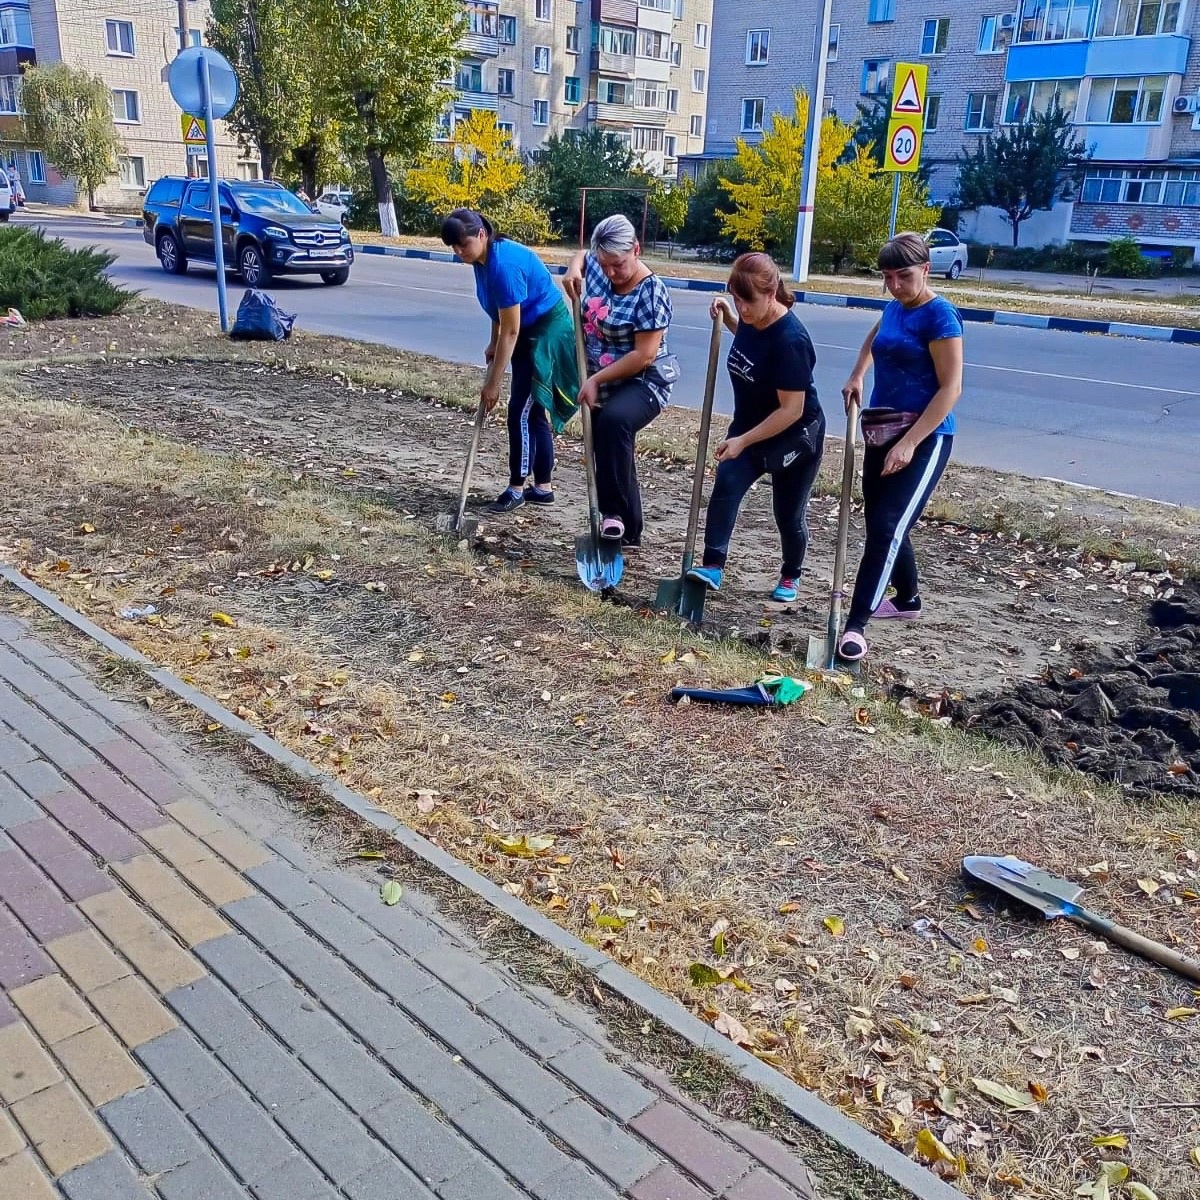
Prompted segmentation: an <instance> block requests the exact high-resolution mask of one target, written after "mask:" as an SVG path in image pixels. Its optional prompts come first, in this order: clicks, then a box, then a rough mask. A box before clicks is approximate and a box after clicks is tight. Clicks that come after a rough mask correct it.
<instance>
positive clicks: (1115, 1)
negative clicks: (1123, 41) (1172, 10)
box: [1092, 0, 1192, 38]
mask: <svg viewBox="0 0 1200 1200" xmlns="http://www.w3.org/2000/svg"><path fill="white" fill-rule="evenodd" d="M1143 7H1144V4H1143V0H1101V3H1100V5H1099V6H1098V9H1097V12H1096V22H1095V29H1094V32H1093V34H1092V36H1093V37H1098V38H1102V37H1162V36H1164V35H1169V34H1173V33H1179V32H1180V31H1181V30H1185V29H1186V27H1187V23H1188V18H1189V17H1191V15H1192V14H1191V12H1190V11H1189V10H1188V6H1187V4H1186V3H1183V4H1180V5H1179V7H1178V9H1177V10H1176V14H1175V28H1174V29H1166V28H1164V26H1163V18H1164V17H1165V16H1166V14H1167V9H1168V7H1169V5H1168V4H1166V3H1163V4H1162V5H1160V7H1159V10H1158V19H1157V20H1156V21H1155V25H1154V32H1153V33H1138V32H1137V26H1138V18H1139V16H1140V13H1141V10H1142V8H1143ZM1126 14H1129V16H1130V18H1131V19H1129V20H1124V21H1123V20H1122V17H1123V16H1125V15H1126ZM1110 15H1111V16H1112V25H1113V28H1112V31H1111V32H1108V33H1106V32H1105V31H1104V27H1105V25H1106V24H1107V18H1108V17H1109V16H1110ZM1123 26H1124V27H1125V28H1127V29H1128V30H1129V32H1125V33H1120V32H1118V30H1120V29H1121V28H1122V27H1123Z"/></svg>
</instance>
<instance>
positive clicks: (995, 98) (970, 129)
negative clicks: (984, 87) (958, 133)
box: [963, 92, 1000, 133]
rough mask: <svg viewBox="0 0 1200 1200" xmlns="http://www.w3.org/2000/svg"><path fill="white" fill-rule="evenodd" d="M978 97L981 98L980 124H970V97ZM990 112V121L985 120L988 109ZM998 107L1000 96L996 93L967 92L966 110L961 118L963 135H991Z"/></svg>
mask: <svg viewBox="0 0 1200 1200" xmlns="http://www.w3.org/2000/svg"><path fill="white" fill-rule="evenodd" d="M972 96H979V97H981V98H982V105H981V107H980V110H979V116H980V122H981V123H980V124H976V125H972V124H971V97H972ZM989 104H990V107H991V110H992V119H991V121H988V120H987V115H988V107H989ZM999 107H1000V95H999V93H998V92H968V93H967V108H966V113H965V115H964V117H963V132H964V133H991V132H992V130H994V129H995V128H996V117H997V109H998V108H999Z"/></svg>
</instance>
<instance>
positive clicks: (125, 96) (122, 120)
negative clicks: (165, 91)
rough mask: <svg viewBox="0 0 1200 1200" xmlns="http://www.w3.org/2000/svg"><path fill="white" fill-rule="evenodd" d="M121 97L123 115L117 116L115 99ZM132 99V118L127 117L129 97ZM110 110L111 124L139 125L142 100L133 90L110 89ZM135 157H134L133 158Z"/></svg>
mask: <svg viewBox="0 0 1200 1200" xmlns="http://www.w3.org/2000/svg"><path fill="white" fill-rule="evenodd" d="M118 96H120V97H122V105H123V108H124V115H122V116H118V115H117V97H118ZM130 96H132V97H133V107H134V114H135V115H134V116H132V117H131V116H130V115H129V97H130ZM112 110H113V124H115V125H140V124H141V123H142V98H141V96H139V95H138V93H137V91H136V90H135V89H134V88H113V89H112ZM135 157H136V156H135Z"/></svg>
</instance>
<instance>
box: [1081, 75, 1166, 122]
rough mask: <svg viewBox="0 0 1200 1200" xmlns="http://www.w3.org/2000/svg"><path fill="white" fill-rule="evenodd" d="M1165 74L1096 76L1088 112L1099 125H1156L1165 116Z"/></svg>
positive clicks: (1091, 118) (1089, 120)
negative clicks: (1101, 77) (1097, 77)
mask: <svg viewBox="0 0 1200 1200" xmlns="http://www.w3.org/2000/svg"><path fill="white" fill-rule="evenodd" d="M1166 84H1167V77H1166V76H1165V75H1143V76H1141V77H1137V76H1131V77H1129V78H1127V79H1093V80H1092V92H1091V95H1090V96H1089V97H1088V106H1087V116H1086V118H1085V120H1086V121H1088V122H1089V123H1091V124H1098V125H1156V124H1158V122H1159V121H1161V120H1162V115H1163V92H1164V90H1165V89H1166Z"/></svg>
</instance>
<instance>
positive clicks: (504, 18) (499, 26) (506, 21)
mask: <svg viewBox="0 0 1200 1200" xmlns="http://www.w3.org/2000/svg"><path fill="white" fill-rule="evenodd" d="M509 30H511V31H512V37H511V38H510V37H506V36H505V34H506V33H507V32H508V31H509ZM496 40H497V41H498V42H499V43H500V45H502V46H515V45H516V44H517V18H516V17H510V16H508V15H507V14H505V13H501V14H500V16H498V17H497V18H496Z"/></svg>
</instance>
